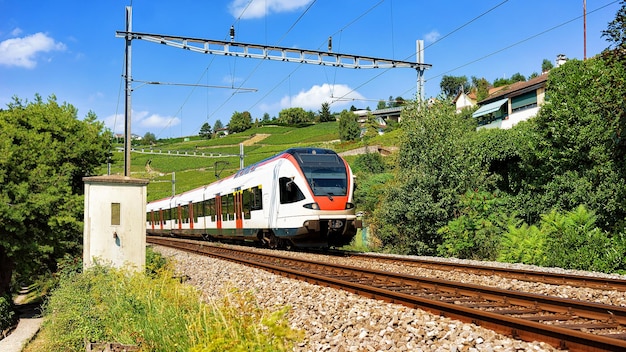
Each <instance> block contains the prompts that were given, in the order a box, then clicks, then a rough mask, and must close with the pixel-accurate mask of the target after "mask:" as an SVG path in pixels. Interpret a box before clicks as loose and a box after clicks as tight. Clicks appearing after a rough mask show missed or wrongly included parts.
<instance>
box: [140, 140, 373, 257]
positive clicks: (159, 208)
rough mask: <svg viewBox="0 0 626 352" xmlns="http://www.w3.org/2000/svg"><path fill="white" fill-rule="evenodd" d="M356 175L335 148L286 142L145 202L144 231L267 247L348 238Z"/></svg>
mask: <svg viewBox="0 0 626 352" xmlns="http://www.w3.org/2000/svg"><path fill="white" fill-rule="evenodd" d="M355 187H356V186H355V177H354V175H353V174H352V170H351V169H350V166H349V165H348V163H347V162H346V161H345V160H344V159H343V158H341V157H340V156H339V155H338V154H337V153H336V152H334V151H333V150H329V149H323V148H291V149H287V150H285V151H283V152H281V153H278V154H276V155H274V156H272V157H269V158H267V159H265V160H262V161H260V162H258V163H255V164H253V165H250V166H248V167H245V168H243V169H240V170H239V171H237V172H236V173H235V174H233V175H231V176H229V177H225V178H223V179H219V180H217V181H215V182H213V183H211V184H208V185H205V186H202V187H199V188H196V189H194V190H191V191H187V192H184V193H180V194H176V195H174V196H172V197H168V198H164V199H160V200H156V201H153V202H150V203H148V204H147V205H146V212H147V214H146V219H147V225H146V233H147V235H151V236H180V237H199V238H203V239H205V240H218V241H221V240H226V241H242V242H254V243H255V244H258V245H261V246H265V247H269V248H293V247H296V248H330V247H341V246H344V245H346V244H349V243H350V242H351V241H352V239H353V238H354V236H355V235H356V233H357V231H358V229H359V228H361V220H360V219H358V218H357V216H356V214H355V206H354V203H353V196H354V190H355Z"/></svg>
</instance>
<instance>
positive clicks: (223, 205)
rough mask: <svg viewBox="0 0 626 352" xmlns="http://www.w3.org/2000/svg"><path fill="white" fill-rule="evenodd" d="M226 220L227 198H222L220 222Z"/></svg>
mask: <svg viewBox="0 0 626 352" xmlns="http://www.w3.org/2000/svg"><path fill="white" fill-rule="evenodd" d="M227 220H228V196H227V195H223V196H222V221H227Z"/></svg>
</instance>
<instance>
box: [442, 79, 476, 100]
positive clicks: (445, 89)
mask: <svg viewBox="0 0 626 352" xmlns="http://www.w3.org/2000/svg"><path fill="white" fill-rule="evenodd" d="M439 88H441V93H442V94H443V95H444V96H445V97H446V98H448V99H452V98H454V97H455V96H456V95H457V94H459V93H460V92H461V91H464V92H468V93H469V91H470V88H471V87H470V83H469V81H468V80H467V77H466V76H458V77H455V76H448V75H444V76H443V77H442V78H441V82H439Z"/></svg>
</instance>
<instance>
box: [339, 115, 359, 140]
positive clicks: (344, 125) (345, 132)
mask: <svg viewBox="0 0 626 352" xmlns="http://www.w3.org/2000/svg"><path fill="white" fill-rule="evenodd" d="M360 136H361V128H360V127H359V122H358V121H357V116H356V115H355V114H354V113H353V112H351V111H348V110H343V111H342V112H341V113H340V114H339V138H340V139H341V140H342V141H354V140H356V139H358V138H359V137H360Z"/></svg>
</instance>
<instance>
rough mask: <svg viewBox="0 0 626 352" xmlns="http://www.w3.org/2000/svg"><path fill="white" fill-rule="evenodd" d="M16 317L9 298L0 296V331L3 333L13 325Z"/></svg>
mask: <svg viewBox="0 0 626 352" xmlns="http://www.w3.org/2000/svg"><path fill="white" fill-rule="evenodd" d="M15 320H16V316H15V311H14V310H13V302H12V301H11V297H9V296H0V331H4V330H6V329H7V328H9V327H10V326H12V325H13V324H15Z"/></svg>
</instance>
